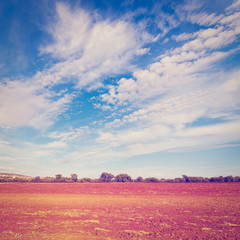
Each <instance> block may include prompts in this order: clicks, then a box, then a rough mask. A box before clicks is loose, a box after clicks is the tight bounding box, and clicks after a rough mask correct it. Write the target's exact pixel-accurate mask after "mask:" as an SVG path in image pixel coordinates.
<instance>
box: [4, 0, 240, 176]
mask: <svg viewBox="0 0 240 240" xmlns="http://www.w3.org/2000/svg"><path fill="white" fill-rule="evenodd" d="M239 10H240V1H239V0H234V1H225V0H214V1H207V0H206V1H204V0H201V1H200V0H199V1H198V0H185V1H167V0H165V1H135V0H126V1H104V0H102V1H93V0H92V1H91V0H90V1H47V0H41V1H28V0H26V1H15V0H3V1H1V3H0V36H1V37H0V52H1V54H0V172H15V173H21V174H26V175H30V176H37V175H40V176H54V175H55V174H57V173H62V174H63V175H64V176H69V175H70V174H71V173H77V174H78V176H79V177H92V178H95V177H99V175H100V174H101V172H103V171H108V172H111V173H113V174H119V173H128V174H129V175H131V176H132V177H138V176H142V177H150V176H153V177H158V178H174V177H180V176H181V175H182V174H186V175H194V176H206V177H210V176H219V175H224V176H225V175H230V174H231V175H234V176H235V175H240V158H239V156H240V115H239V110H240V97H239V95H240V61H239V59H240V54H239V51H240V45H239V42H240V39H239V34H240V12H239Z"/></svg>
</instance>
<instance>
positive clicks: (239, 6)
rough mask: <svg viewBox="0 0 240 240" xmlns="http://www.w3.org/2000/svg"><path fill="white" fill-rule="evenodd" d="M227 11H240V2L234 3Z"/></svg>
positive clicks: (235, 1)
mask: <svg viewBox="0 0 240 240" xmlns="http://www.w3.org/2000/svg"><path fill="white" fill-rule="evenodd" d="M226 10H227V11H237V10H240V0H234V1H233V3H232V4H231V5H230V6H229V7H227V8H226Z"/></svg>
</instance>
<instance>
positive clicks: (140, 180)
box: [134, 176, 143, 182]
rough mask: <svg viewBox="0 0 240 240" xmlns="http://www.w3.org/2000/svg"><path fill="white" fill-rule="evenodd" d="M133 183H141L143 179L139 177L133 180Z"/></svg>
mask: <svg viewBox="0 0 240 240" xmlns="http://www.w3.org/2000/svg"><path fill="white" fill-rule="evenodd" d="M134 182H143V178H142V177H140V176H139V177H137V178H136V179H135V180H134Z"/></svg>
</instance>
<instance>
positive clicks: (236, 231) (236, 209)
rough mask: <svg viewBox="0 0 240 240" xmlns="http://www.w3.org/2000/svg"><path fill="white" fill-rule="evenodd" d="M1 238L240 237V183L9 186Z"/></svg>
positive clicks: (0, 209)
mask: <svg viewBox="0 0 240 240" xmlns="http://www.w3.org/2000/svg"><path fill="white" fill-rule="evenodd" d="M0 239H1V240H5V239H6V240H11V239H26V240H31V239H34V240H38V239H58V240H61V239H62V240H67V239H78V240H79V239H84V240H85V239H98V240H101V239H240V183H195V184H194V183H156V184H155V183H3V184H0Z"/></svg>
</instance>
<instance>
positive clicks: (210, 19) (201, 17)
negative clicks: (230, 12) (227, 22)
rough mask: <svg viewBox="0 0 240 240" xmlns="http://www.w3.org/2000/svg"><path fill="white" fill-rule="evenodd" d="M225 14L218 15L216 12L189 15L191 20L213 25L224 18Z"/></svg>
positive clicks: (200, 23) (203, 24)
mask: <svg viewBox="0 0 240 240" xmlns="http://www.w3.org/2000/svg"><path fill="white" fill-rule="evenodd" d="M222 17H223V15H216V14H215V13H211V14H208V13H204V12H201V13H196V14H191V15H189V20H190V22H192V23H197V24H199V25H202V26H212V25H214V24H216V23H217V22H218V21H219V20H220V19H222Z"/></svg>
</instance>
